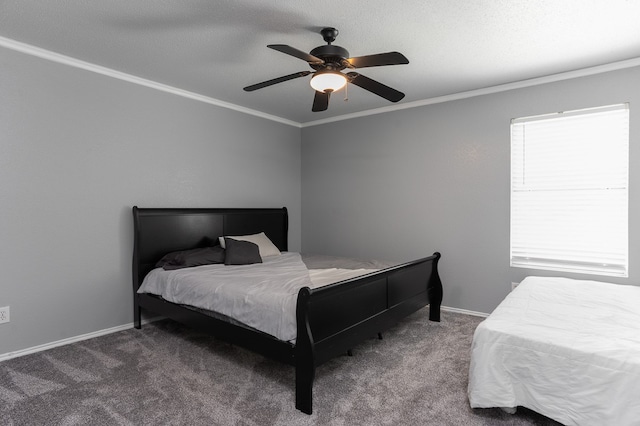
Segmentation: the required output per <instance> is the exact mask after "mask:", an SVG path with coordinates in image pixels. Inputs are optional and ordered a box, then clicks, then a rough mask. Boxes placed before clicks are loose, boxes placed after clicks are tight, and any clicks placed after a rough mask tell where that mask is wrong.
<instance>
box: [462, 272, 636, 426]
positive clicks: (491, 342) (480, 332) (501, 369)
mask: <svg viewBox="0 0 640 426" xmlns="http://www.w3.org/2000/svg"><path fill="white" fill-rule="evenodd" d="M468 394H469V401H470V403H471V406H472V407H474V408H489V407H504V408H512V407H517V406H524V407H527V408H530V409H532V410H534V411H537V412H539V413H541V414H544V415H545V416H547V417H550V418H552V419H555V420H557V421H559V422H561V423H563V424H567V425H598V426H601V425H640V287H637V286H623V285H615V284H608V283H601V282H596V281H581V280H571V279H566V278H541V277H528V278H526V279H525V280H523V281H522V283H521V284H520V285H519V286H518V287H517V288H516V289H515V290H514V291H513V292H511V293H510V294H509V295H508V296H507V298H506V299H505V300H504V301H503V302H502V303H501V304H500V305H499V306H498V307H497V308H496V310H495V311H494V312H493V313H492V314H491V315H490V316H489V318H487V319H486V320H485V321H483V322H482V323H481V324H480V325H479V326H478V328H477V329H476V332H475V335H474V338H473V345H472V353H471V365H470V370H469V389H468Z"/></svg>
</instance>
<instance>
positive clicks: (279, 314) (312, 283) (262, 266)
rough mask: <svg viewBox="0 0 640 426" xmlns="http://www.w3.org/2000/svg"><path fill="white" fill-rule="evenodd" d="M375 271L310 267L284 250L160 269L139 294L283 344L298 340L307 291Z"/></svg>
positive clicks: (155, 271) (149, 276)
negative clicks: (233, 262) (253, 258)
mask: <svg viewBox="0 0 640 426" xmlns="http://www.w3.org/2000/svg"><path fill="white" fill-rule="evenodd" d="M368 272H372V270H368V269H358V270H343V269H333V270H326V269H325V270H312V271H311V275H312V276H313V280H312V278H311V276H310V271H309V270H308V269H307V267H306V266H305V264H304V263H303V262H302V259H301V257H300V254H299V253H293V252H284V253H282V254H281V255H279V256H271V257H266V258H264V260H263V263H257V264H253V265H237V266H227V265H206V266H198V267H194V268H184V269H176V270H172V271H165V270H164V269H162V268H156V269H154V270H152V271H151V272H149V274H148V275H147V276H146V277H145V279H144V281H143V282H142V285H141V286H140V289H139V290H138V293H151V294H156V295H159V296H162V297H163V298H164V299H165V300H167V301H169V302H174V303H179V304H184V305H190V306H194V307H196V308H201V309H206V310H209V311H215V312H218V313H221V314H224V315H226V316H228V317H230V318H233V319H234V320H236V321H240V322H241V323H243V324H246V325H248V326H250V327H253V328H255V329H257V330H260V331H263V332H265V333H268V334H270V335H272V336H275V337H277V338H278V339H280V340H285V341H293V340H295V338H296V331H297V328H296V301H297V297H298V291H299V290H300V289H301V288H303V287H310V288H316V287H320V286H322V285H326V284H330V283H332V282H337V281H342V280H345V279H347V278H352V277H354V276H358V275H363V274H365V273H368Z"/></svg>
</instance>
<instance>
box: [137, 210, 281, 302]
mask: <svg viewBox="0 0 640 426" xmlns="http://www.w3.org/2000/svg"><path fill="white" fill-rule="evenodd" d="M288 230H289V218H288V214H287V208H286V207H283V208H279V209H272V208H268V209H253V208H247V209H192V208H185V209H171V208H168V209H164V208H148V209H143V208H139V207H137V206H134V207H133V286H134V290H137V289H138V287H140V284H142V280H143V279H144V277H145V276H146V275H147V274H148V273H149V271H151V269H153V268H154V265H155V264H156V262H157V261H158V260H160V259H161V258H162V256H164V255H165V254H167V253H170V252H172V251H177V250H186V249H191V248H196V247H205V246H208V245H214V244H216V241H217V239H218V237H221V236H224V235H248V234H257V233H259V232H264V233H265V234H266V235H267V237H269V239H270V240H271V241H273V243H274V244H275V245H276V247H278V249H280V251H287V250H288V248H287V233H288Z"/></svg>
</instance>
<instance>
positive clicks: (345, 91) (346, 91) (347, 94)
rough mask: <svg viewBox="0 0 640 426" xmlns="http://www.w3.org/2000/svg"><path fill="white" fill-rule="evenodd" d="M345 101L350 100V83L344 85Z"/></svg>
mask: <svg viewBox="0 0 640 426" xmlns="http://www.w3.org/2000/svg"><path fill="white" fill-rule="evenodd" d="M344 101H345V102H348V101H349V83H347V84H346V85H345V86H344Z"/></svg>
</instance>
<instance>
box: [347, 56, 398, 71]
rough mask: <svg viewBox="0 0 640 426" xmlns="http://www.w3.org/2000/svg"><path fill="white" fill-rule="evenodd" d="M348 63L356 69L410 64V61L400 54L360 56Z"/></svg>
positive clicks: (349, 60)
mask: <svg viewBox="0 0 640 426" xmlns="http://www.w3.org/2000/svg"><path fill="white" fill-rule="evenodd" d="M347 61H348V62H349V63H350V64H351V65H352V66H353V67H354V68H365V67H380V66H383V65H400V64H408V63H409V60H408V59H407V58H406V57H405V56H404V55H403V54H402V53H400V52H388V53H378V54H377V55H367V56H358V57H355V58H349V59H347Z"/></svg>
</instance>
